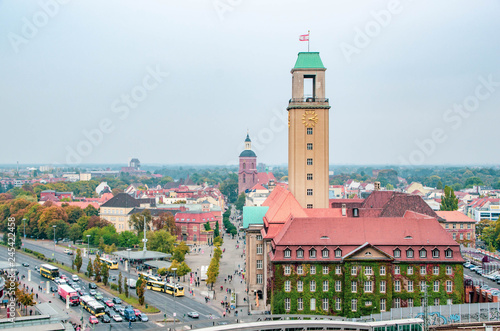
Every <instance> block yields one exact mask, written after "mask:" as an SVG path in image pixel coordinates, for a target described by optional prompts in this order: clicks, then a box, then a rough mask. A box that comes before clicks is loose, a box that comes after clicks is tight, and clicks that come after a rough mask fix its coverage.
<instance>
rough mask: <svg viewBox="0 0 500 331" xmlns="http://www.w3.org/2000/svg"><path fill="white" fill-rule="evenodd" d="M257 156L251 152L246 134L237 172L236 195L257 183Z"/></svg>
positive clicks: (250, 143)
mask: <svg viewBox="0 0 500 331" xmlns="http://www.w3.org/2000/svg"><path fill="white" fill-rule="evenodd" d="M257 174H258V172H257V155H256V154H255V153H254V151H252V141H251V140H250V136H249V135H248V134H247V137H246V139H245V150H243V152H241V154H240V168H239V171H238V193H243V192H245V191H246V190H248V189H250V188H252V187H254V186H255V184H257V182H258V177H257V176H258V175H257Z"/></svg>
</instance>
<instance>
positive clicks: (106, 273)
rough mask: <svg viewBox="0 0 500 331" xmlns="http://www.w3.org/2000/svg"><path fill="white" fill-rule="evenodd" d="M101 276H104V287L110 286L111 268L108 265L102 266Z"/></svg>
mask: <svg viewBox="0 0 500 331" xmlns="http://www.w3.org/2000/svg"><path fill="white" fill-rule="evenodd" d="M101 274H102V282H103V284H104V286H106V285H108V280H109V268H108V265H107V264H106V263H102V264H101Z"/></svg>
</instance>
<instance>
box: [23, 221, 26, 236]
mask: <svg viewBox="0 0 500 331" xmlns="http://www.w3.org/2000/svg"><path fill="white" fill-rule="evenodd" d="M23 225H24V240H26V219H25V218H23Z"/></svg>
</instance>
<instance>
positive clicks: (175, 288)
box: [170, 268, 177, 330]
mask: <svg viewBox="0 0 500 331" xmlns="http://www.w3.org/2000/svg"><path fill="white" fill-rule="evenodd" d="M170 270H172V271H173V272H174V284H173V285H174V297H173V298H172V300H173V301H174V305H173V306H174V309H173V310H175V291H176V290H177V286H176V285H175V278H176V276H177V274H176V271H177V268H172V269H170ZM172 313H173V315H174V330H175V311H174V312H172Z"/></svg>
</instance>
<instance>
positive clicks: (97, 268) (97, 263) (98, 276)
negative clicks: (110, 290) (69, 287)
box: [94, 254, 101, 282]
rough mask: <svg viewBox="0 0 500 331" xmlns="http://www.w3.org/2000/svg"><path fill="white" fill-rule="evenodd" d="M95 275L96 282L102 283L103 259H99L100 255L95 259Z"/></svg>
mask: <svg viewBox="0 0 500 331" xmlns="http://www.w3.org/2000/svg"><path fill="white" fill-rule="evenodd" d="M94 274H95V281H96V282H100V281H101V259H100V258H99V254H97V255H96V257H95V259H94Z"/></svg>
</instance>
